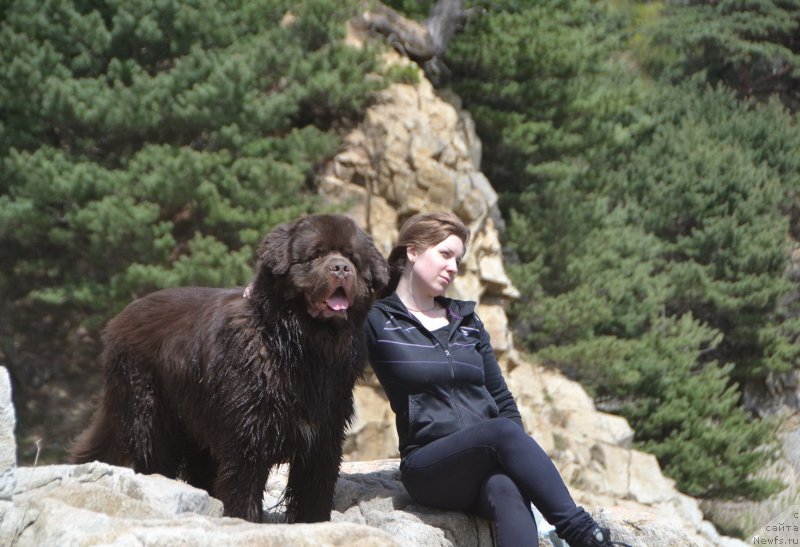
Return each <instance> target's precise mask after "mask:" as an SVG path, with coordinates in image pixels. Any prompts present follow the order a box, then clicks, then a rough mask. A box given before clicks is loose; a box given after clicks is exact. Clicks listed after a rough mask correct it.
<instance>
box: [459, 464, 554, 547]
mask: <svg viewBox="0 0 800 547" xmlns="http://www.w3.org/2000/svg"><path fill="white" fill-rule="evenodd" d="M474 512H475V513H476V514H478V515H480V516H481V517H483V518H485V519H487V520H490V521H492V522H493V523H494V525H495V526H494V529H495V543H496V545H497V547H508V546H512V545H513V546H516V545H524V546H530V545H538V542H539V531H538V530H537V528H536V519H535V518H534V516H533V512H532V511H531V504H530V502H529V501H528V500H526V499H525V498H524V497H523V496H522V493H521V492H520V491H519V488H518V487H517V485H516V484H515V483H514V481H513V480H511V478H510V477H509V476H508V475H506V474H504V473H502V472H500V471H496V472H494V473H492V474H491V475H489V477H488V478H487V479H486V480H485V481H484V483H483V488H482V489H481V494H480V498H479V499H478V503H477V504H476V505H475V507H474ZM534 540H535V541H534Z"/></svg>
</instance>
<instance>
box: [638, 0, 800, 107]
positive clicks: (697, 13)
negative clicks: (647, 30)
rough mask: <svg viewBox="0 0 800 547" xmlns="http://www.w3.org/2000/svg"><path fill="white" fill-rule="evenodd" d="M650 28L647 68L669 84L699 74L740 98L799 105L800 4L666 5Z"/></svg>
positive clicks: (756, 0)
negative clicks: (775, 99) (772, 98)
mask: <svg viewBox="0 0 800 547" xmlns="http://www.w3.org/2000/svg"><path fill="white" fill-rule="evenodd" d="M667 6H668V7H667V10H666V15H667V16H666V17H665V18H664V19H663V20H661V21H658V22H656V24H654V25H653V26H652V27H651V29H652V37H653V40H652V42H651V43H652V50H651V52H650V53H651V54H650V55H648V56H647V57H646V61H647V66H648V68H649V69H650V70H651V71H653V72H655V73H657V74H660V75H664V76H666V77H667V78H670V79H671V80H672V81H675V82H678V81H682V80H683V79H685V78H686V77H688V76H690V75H692V74H696V73H700V74H704V75H705V76H706V77H707V78H708V81H709V82H711V83H713V84H716V83H724V84H726V85H728V86H730V87H731V88H733V89H734V90H736V92H737V94H738V95H739V96H740V97H757V98H759V99H766V98H769V97H770V96H773V95H776V96H778V97H780V98H781V99H782V100H783V101H784V103H785V104H786V105H787V106H789V107H790V108H791V109H792V110H797V108H798V107H800V45H798V42H797V35H798V32H800V2H798V0H752V1H748V2H741V1H738V0H721V1H719V2H701V1H695V0H693V1H690V2H687V3H674V2H673V3H668V4H667Z"/></svg>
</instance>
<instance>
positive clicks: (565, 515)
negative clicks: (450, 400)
mask: <svg viewBox="0 0 800 547" xmlns="http://www.w3.org/2000/svg"><path fill="white" fill-rule="evenodd" d="M400 471H401V477H402V481H403V485H404V486H405V487H406V490H407V491H408V493H409V495H410V496H411V497H412V498H413V499H414V501H415V502H417V503H420V504H422V505H428V506H430V507H436V508H440V509H447V510H455V511H469V512H471V513H475V514H477V515H478V516H481V517H483V518H485V519H487V520H490V521H492V522H493V523H494V525H495V536H496V537H495V539H496V543H497V545H498V547H510V546H523V545H524V546H530V545H538V533H537V529H536V521H535V520H534V518H533V514H532V512H531V509H530V504H531V503H533V504H534V505H535V506H536V508H537V509H539V511H541V512H542V515H544V517H545V518H546V519H547V521H548V522H550V523H552V524H553V525H554V526H555V527H556V533H557V534H558V535H559V536H560V537H562V538H565V539H569V538H568V536H574V535H576V534H580V533H583V532H584V531H585V530H586V529H587V528H589V527H591V526H593V525H594V520H593V519H592V518H591V516H590V515H589V514H588V513H587V512H586V511H584V510H583V508H582V507H578V506H576V505H575V502H574V501H573V499H572V496H570V494H569V492H568V491H567V487H566V486H565V485H564V481H563V480H562V479H561V475H560V474H559V472H558V469H556V466H555V465H553V462H552V461H551V460H550V457H549V456H548V455H547V454H546V453H545V452H544V450H542V448H541V447H540V446H539V445H538V444H537V443H536V441H534V440H533V439H532V438H531V437H530V436H529V435H528V434H527V433H525V431H523V429H522V428H521V427H520V426H519V425H517V424H516V423H515V422H513V421H511V420H509V419H507V418H495V419H492V420H488V421H486V422H482V423H480V424H476V425H474V426H471V427H468V428H466V429H463V430H461V431H458V432H456V433H453V434H452V435H448V436H447V437H444V438H441V439H438V440H436V441H433V442H432V443H430V444H427V445H425V446H423V447H420V448H417V449H416V450H414V451H413V452H411V453H410V454H408V455H407V456H406V457H405V458H403V461H402V462H401V464H400Z"/></svg>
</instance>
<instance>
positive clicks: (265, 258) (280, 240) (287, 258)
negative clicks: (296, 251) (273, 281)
mask: <svg viewBox="0 0 800 547" xmlns="http://www.w3.org/2000/svg"><path fill="white" fill-rule="evenodd" d="M296 224H297V223H296V222H290V223H286V224H281V225H279V226H276V227H275V228H273V229H272V230H271V231H270V232H269V233H268V234H267V235H266V236H264V240H263V241H262V242H261V245H260V247H259V248H258V265H259V268H261V267H266V268H267V269H268V270H269V271H270V272H272V273H273V274H274V275H284V274H285V273H286V272H288V271H289V267H290V266H291V265H292V257H291V252H290V251H291V247H290V246H291V242H292V234H293V233H294V229H295V225H296Z"/></svg>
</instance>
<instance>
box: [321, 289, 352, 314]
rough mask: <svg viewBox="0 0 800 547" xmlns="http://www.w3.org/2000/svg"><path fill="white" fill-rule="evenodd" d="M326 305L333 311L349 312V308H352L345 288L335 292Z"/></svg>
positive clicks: (326, 301)
mask: <svg viewBox="0 0 800 547" xmlns="http://www.w3.org/2000/svg"><path fill="white" fill-rule="evenodd" d="M325 303H326V304H327V305H328V307H329V308H330V309H332V310H333V311H347V308H349V307H350V301H349V300H348V299H347V293H346V292H345V290H344V288H343V287H339V288H337V289H336V290H335V291H333V294H331V295H330V296H329V297H328V298H327V299H326V300H325Z"/></svg>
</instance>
